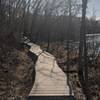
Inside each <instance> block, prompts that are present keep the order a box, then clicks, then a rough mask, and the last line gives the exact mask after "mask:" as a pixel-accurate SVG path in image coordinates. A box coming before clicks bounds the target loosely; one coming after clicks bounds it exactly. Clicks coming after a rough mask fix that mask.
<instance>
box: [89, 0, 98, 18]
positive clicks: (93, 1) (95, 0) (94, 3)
mask: <svg viewBox="0 0 100 100" xmlns="http://www.w3.org/2000/svg"><path fill="white" fill-rule="evenodd" d="M93 8H94V9H95V10H94V11H95V15H96V17H97V18H99V19H100V0H89V3H88V11H87V15H88V16H92V15H93Z"/></svg>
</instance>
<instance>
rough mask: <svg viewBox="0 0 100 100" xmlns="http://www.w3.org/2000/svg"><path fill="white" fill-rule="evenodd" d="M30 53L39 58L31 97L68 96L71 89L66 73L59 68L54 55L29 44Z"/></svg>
mask: <svg viewBox="0 0 100 100" xmlns="http://www.w3.org/2000/svg"><path fill="white" fill-rule="evenodd" d="M28 45H30V46H31V48H30V51H31V52H33V53H35V54H36V55H37V56H38V60H37V62H36V66H35V68H36V78H35V83H34V86H33V88H32V90H31V92H30V94H29V96H46V95H48V96H53V95H59V96H67V95H69V87H68V85H67V79H66V75H65V74H64V72H63V71H62V70H61V69H60V68H59V66H58V65H57V62H56V60H55V58H54V56H53V55H51V54H49V53H47V52H45V51H44V52H43V51H42V50H41V48H40V46H38V45H35V44H33V43H29V44H28Z"/></svg>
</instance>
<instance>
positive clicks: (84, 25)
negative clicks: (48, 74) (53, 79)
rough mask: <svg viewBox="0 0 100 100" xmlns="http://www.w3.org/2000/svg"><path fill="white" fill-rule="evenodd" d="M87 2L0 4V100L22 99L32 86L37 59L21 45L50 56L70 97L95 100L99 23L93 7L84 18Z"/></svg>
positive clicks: (99, 77)
mask: <svg viewBox="0 0 100 100" xmlns="http://www.w3.org/2000/svg"><path fill="white" fill-rule="evenodd" d="M90 2H91V0H0V100H26V98H27V97H28V96H29V93H30V91H31V89H32V87H33V85H34V81H35V76H36V70H35V68H36V67H35V65H36V62H37V59H38V58H39V56H37V55H36V54H35V53H34V54H33V53H32V52H30V51H29V49H30V46H31V45H27V44H26V43H25V41H26V40H27V41H28V40H29V41H31V43H34V44H37V45H39V46H40V47H41V49H42V50H43V51H46V52H48V53H50V54H52V55H53V56H54V57H55V59H56V61H57V64H58V65H59V68H60V69H61V70H62V72H64V73H65V75H66V77H67V85H68V86H69V89H70V90H69V91H70V94H69V95H71V92H72V91H73V93H74V97H75V98H76V100H100V20H97V19H96V13H95V12H96V11H95V9H94V8H93V11H91V12H92V16H90V17H88V16H87V13H88V10H89V6H88V4H89V3H90ZM34 48H35V47H33V49H34ZM37 50H38V49H37ZM44 62H45V61H44ZM47 67H49V64H48V66H47ZM57 100H58V99H57ZM64 100H67V99H66V98H65V99H64Z"/></svg>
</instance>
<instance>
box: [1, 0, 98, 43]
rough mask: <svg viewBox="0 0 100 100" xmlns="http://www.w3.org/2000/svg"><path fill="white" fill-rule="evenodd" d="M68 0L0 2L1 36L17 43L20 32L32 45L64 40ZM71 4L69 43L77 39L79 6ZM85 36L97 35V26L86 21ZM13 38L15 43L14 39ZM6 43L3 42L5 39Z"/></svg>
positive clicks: (75, 3) (15, 0)
mask: <svg viewBox="0 0 100 100" xmlns="http://www.w3.org/2000/svg"><path fill="white" fill-rule="evenodd" d="M68 1H69V0H0V37H1V39H2V36H3V37H5V36H7V37H10V38H11V37H12V38H13V39H14V37H15V39H16V40H17V41H18V42H19V41H20V39H21V33H24V34H25V35H27V36H28V37H29V38H30V39H31V40H32V41H34V42H42V41H48V40H49V41H51V42H52V41H64V40H66V39H67V36H68V28H69V27H68V26H69V24H68V21H69V17H68V16H69V13H68V11H69V2H68ZM76 1H77V0H72V1H71V3H72V5H71V25H70V26H71V27H70V28H71V32H70V36H68V38H70V39H71V40H78V39H79V33H80V24H81V17H77V16H78V15H79V13H80V10H81V4H79V3H78V2H76ZM87 33H100V24H99V23H98V22H97V21H96V20H95V19H93V18H91V19H88V18H87ZM15 39H14V40H15ZM4 40H5V39H4Z"/></svg>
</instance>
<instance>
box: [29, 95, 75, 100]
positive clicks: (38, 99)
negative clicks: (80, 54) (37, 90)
mask: <svg viewBox="0 0 100 100" xmlns="http://www.w3.org/2000/svg"><path fill="white" fill-rule="evenodd" d="M27 100H76V99H75V98H74V97H73V96H32V97H29V98H28V99H27Z"/></svg>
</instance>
